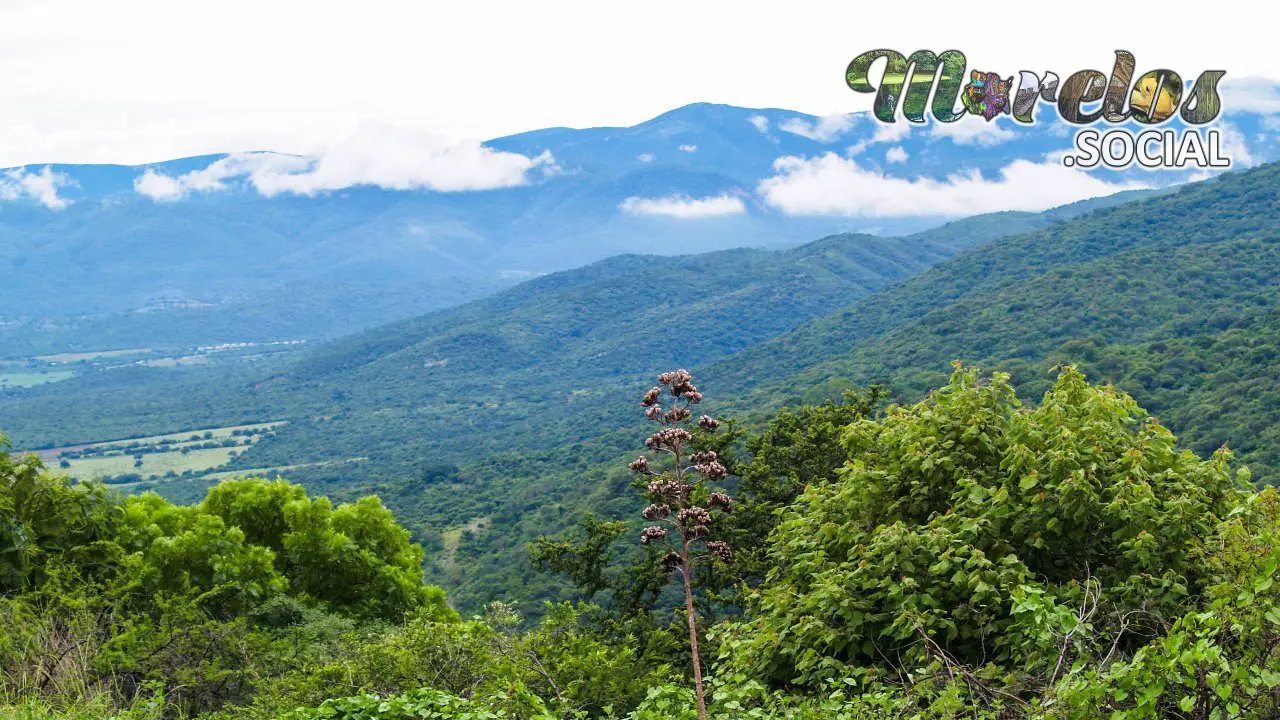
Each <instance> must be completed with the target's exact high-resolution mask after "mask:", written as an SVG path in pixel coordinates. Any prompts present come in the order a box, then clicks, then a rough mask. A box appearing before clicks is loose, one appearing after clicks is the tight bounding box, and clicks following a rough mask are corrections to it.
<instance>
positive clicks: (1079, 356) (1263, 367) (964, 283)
mask: <svg viewBox="0 0 1280 720" xmlns="http://www.w3.org/2000/svg"><path fill="white" fill-rule="evenodd" d="M1277 213H1280V166H1277V165H1269V166H1265V167H1262V168H1259V169H1256V170H1252V171H1249V172H1245V173H1236V174H1231V175H1228V176H1223V177H1221V178H1218V179H1215V180H1212V181H1207V182H1203V183H1198V184H1195V185H1191V186H1187V187H1185V188H1183V189H1181V190H1179V191H1178V192H1175V193H1170V194H1166V195H1163V196H1160V197H1155V198H1151V199H1147V200H1144V201H1141V202H1137V203H1130V204H1125V205H1120V206H1116V207H1113V208H1108V209H1102V210H1099V211H1098V212H1096V213H1093V214H1091V215H1089V216H1087V217H1084V218H1080V219H1077V220H1073V221H1069V222H1063V223H1055V224H1053V225H1051V226H1049V227H1047V228H1044V229H1042V230H1037V231H1035V232H1032V233H1028V234H1025V235H1018V236H1011V237H1006V238H1002V239H999V240H996V241H994V242H992V243H990V244H988V245H985V246H983V247H980V248H976V249H974V250H972V251H970V252H968V253H965V254H964V255H961V256H959V257H957V258H955V259H954V260H952V261H949V262H947V263H943V264H941V265H939V266H937V267H934V268H932V269H931V270H929V271H926V272H925V273H922V274H921V275H919V276H916V277H914V278H912V279H910V280H907V281H906V282H904V283H901V284H899V285H896V286H894V287H892V288H889V289H887V290H885V291H883V292H881V293H877V294H876V295H874V296H871V297H868V298H866V299H864V300H863V301H860V302H858V303H855V304H854V305H852V306H850V307H848V308H845V309H843V310H841V311H839V312H837V313H834V314H831V315H829V316H826V317H823V318H820V319H818V320H815V321H813V322H812V323H809V324H807V325H805V326H802V327H800V328H797V329H796V330H794V331H792V332H790V333H787V334H785V335H783V336H780V337H778V338H776V339H775V340H772V341H770V342H768V343H763V344H761V345H759V346H756V347H754V348H749V349H747V350H745V351H743V352H742V353H740V354H738V355H735V356H734V357H733V358H729V359H727V360H725V361H723V362H721V363H718V364H715V365H712V366H709V367H707V368H705V373H704V374H706V375H709V376H710V378H712V379H713V380H709V381H714V382H715V384H716V385H717V386H718V387H719V388H721V391H722V392H723V391H729V392H731V393H734V394H741V396H742V398H743V400H742V404H743V406H744V407H746V406H751V405H752V404H753V403H755V402H765V403H768V402H769V400H768V399H769V398H770V397H776V393H777V392H778V389H779V388H781V387H797V386H799V387H804V386H806V385H809V384H812V383H818V382H830V381H831V380H832V378H841V379H842V381H843V382H847V383H850V384H865V383H871V382H881V383H885V384H887V385H889V386H890V387H891V388H893V389H894V390H895V391H897V392H899V393H900V394H901V396H902V397H904V398H910V397H912V396H913V395H914V394H915V393H919V392H921V391H923V390H924V389H925V388H926V387H929V386H932V385H934V384H936V381H937V380H938V378H940V377H942V376H944V375H945V373H946V372H948V366H949V363H950V362H951V361H952V360H955V359H963V360H964V361H966V362H969V363H978V364H982V365H983V366H986V367H991V368H1005V369H1010V370H1012V371H1014V380H1015V382H1018V383H1021V384H1024V386H1027V387H1030V388H1032V389H1043V388H1044V387H1045V385H1046V383H1047V373H1048V371H1049V370H1050V369H1051V367H1052V366H1053V365H1054V364H1056V363H1060V362H1074V363H1078V364H1080V365H1081V367H1082V368H1084V369H1085V370H1086V371H1087V372H1089V373H1090V374H1091V376H1092V377H1093V379H1095V380H1114V381H1116V382H1117V383H1119V384H1120V385H1121V386H1122V387H1123V388H1124V389H1125V390H1126V391H1128V392H1130V393H1131V394H1133V395H1135V397H1136V398H1137V399H1138V400H1139V402H1140V403H1144V404H1145V405H1147V406H1148V407H1149V408H1150V409H1152V410H1153V411H1155V412H1157V413H1160V414H1161V416H1162V417H1164V418H1165V419H1166V421H1167V423H1168V424H1169V425H1170V426H1171V427H1173V429H1174V430H1175V431H1176V432H1182V433H1184V434H1185V436H1186V437H1185V439H1186V440H1188V441H1189V443H1190V444H1191V446H1192V447H1194V448H1196V449H1197V450H1200V451H1207V450H1211V449H1213V448H1215V447H1217V446H1218V445H1220V444H1221V443H1223V442H1226V441H1230V442H1231V444H1232V445H1233V446H1236V447H1237V448H1238V449H1239V450H1241V451H1242V452H1243V453H1244V459H1245V460H1246V461H1247V462H1249V463H1251V464H1252V465H1254V469H1255V476H1258V477H1260V478H1262V479H1264V480H1269V481H1274V480H1276V479H1277V477H1276V475H1275V473H1276V471H1277V469H1280V446H1277V445H1276V444H1274V443H1272V442H1269V441H1268V438H1271V437H1272V436H1273V435H1274V432H1273V431H1271V430H1270V429H1268V428H1270V427H1271V426H1272V425H1274V424H1275V423H1276V422H1277V421H1278V420H1280V415H1277V413H1280V394H1277V393H1276V391H1274V390H1272V389H1271V388H1273V387H1275V386H1276V385H1277V384H1278V383H1277V381H1280V364H1277V363H1276V362H1275V361H1274V360H1273V359H1272V355H1273V353H1274V352H1275V350H1274V344H1275V342H1276V337H1275V335H1274V330H1275V328H1276V313H1277V312H1280V284H1278V283H1277V282H1276V281H1275V277H1276V275H1277V273H1280V251H1278V250H1277V247H1278V246H1277V245H1276V243H1278V242H1280V233H1278V232H1277V230H1276V228H1275V225H1274V218H1275V217H1276V216H1277ZM761 377H765V378H785V380H780V381H778V382H766V383H764V384H763V385H762V384H761V383H759V381H758V379H759V378H761ZM1268 383H1269V385H1267V384H1268ZM1259 384H1261V385H1267V387H1266V389H1265V390H1261V388H1260V387H1259ZM1215 394H1216V395H1215ZM1210 396H1214V397H1213V400H1214V401H1215V404H1216V405H1218V406H1219V407H1221V408H1222V409H1221V410H1220V411H1218V412H1217V413H1215V414H1214V415H1213V416H1206V415H1204V414H1201V413H1200V412H1199V410H1198V408H1200V407H1201V406H1202V405H1203V404H1204V402H1205V401H1206V400H1207V399H1208V398H1209V397H1210ZM1255 413H1256V414H1255Z"/></svg>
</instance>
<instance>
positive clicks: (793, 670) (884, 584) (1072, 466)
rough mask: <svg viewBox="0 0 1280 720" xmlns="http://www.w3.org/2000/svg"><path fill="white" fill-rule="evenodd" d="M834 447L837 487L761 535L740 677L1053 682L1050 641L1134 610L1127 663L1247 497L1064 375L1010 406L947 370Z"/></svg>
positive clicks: (804, 500)
mask: <svg viewBox="0 0 1280 720" xmlns="http://www.w3.org/2000/svg"><path fill="white" fill-rule="evenodd" d="M845 444H846V449H847V451H848V454H849V457H850V461H849V463H848V464H847V465H846V467H845V468H844V469H843V470H842V471H841V473H840V477H839V478H838V479H837V480H835V481H833V482H822V483H819V484H816V485H813V486H811V487H810V488H809V490H808V491H807V492H805V493H804V494H803V495H802V496H801V497H800V498H799V499H798V500H797V502H796V504H795V505H794V506H793V508H791V509H790V510H789V511H788V512H787V513H786V516H785V518H784V520H783V522H782V524H781V525H780V526H779V527H778V528H777V530H776V531H775V533H774V535H773V538H772V541H771V552H772V556H771V557H772V560H773V562H774V563H775V564H776V565H775V567H774V568H773V569H772V570H771V571H770V573H769V576H768V579H767V580H766V582H765V583H764V585H763V587H762V589H761V590H760V591H759V592H758V593H757V594H756V595H755V596H754V597H753V599H752V612H751V613H750V617H751V619H750V621H749V622H748V623H747V624H745V625H743V626H740V627H739V628H738V633H739V634H737V635H736V636H735V637H734V639H733V640H732V641H731V642H727V644H726V645H725V646H724V647H725V649H726V650H725V651H726V653H727V654H728V656H729V657H730V658H731V665H732V666H734V667H736V668H737V669H739V670H740V671H742V672H745V673H747V674H748V675H749V676H752V677H757V678H761V679H768V680H770V681H774V682H785V683H794V684H800V685H807V686H812V687H817V686H820V685H821V684H822V683H823V682H825V681H827V680H830V679H834V678H843V677H853V678H862V679H864V680H865V679H867V678H875V677H886V676H893V675H896V674H898V673H900V672H907V671H910V670H911V669H912V668H916V667H921V666H928V665H930V664H931V663H932V664H934V666H935V667H938V668H939V672H944V671H953V670H954V668H955V667H965V666H986V665H990V666H991V667H994V668H998V669H1004V670H1006V671H1017V672H1021V673H1025V674H1027V675H1032V676H1036V677H1040V678H1043V679H1044V680H1046V681H1048V682H1053V680H1055V679H1056V678H1057V677H1060V676H1061V673H1062V671H1063V664H1064V661H1065V660H1067V659H1068V658H1069V657H1070V656H1071V654H1072V652H1073V651H1074V648H1073V646H1072V644H1071V643H1072V638H1073V634H1072V633H1071V632H1070V630H1064V631H1062V632H1057V631H1055V630H1053V629H1052V628H1062V627H1067V626H1069V625H1071V624H1073V623H1074V624H1084V623H1085V622H1103V621H1106V622H1119V621H1118V618H1120V617H1125V613H1130V612H1137V613H1138V618H1139V619H1137V620H1134V621H1133V622H1135V623H1137V624H1138V626H1139V628H1140V631H1135V628H1134V627H1133V626H1132V624H1131V625H1130V627H1129V632H1128V633H1127V634H1126V635H1124V636H1123V637H1120V636H1117V642H1118V643H1119V649H1120V650H1122V651H1125V650H1129V649H1131V647H1130V646H1129V645H1126V643H1136V642H1138V638H1139V637H1140V636H1141V635H1142V634H1143V632H1146V633H1147V634H1154V633H1157V632H1158V630H1159V625H1160V623H1159V621H1158V619H1156V618H1158V617H1161V616H1163V617H1169V616H1171V615H1174V614H1176V613H1177V612H1178V611H1179V610H1180V609H1184V608H1186V607H1187V606H1188V600H1189V598H1192V597H1195V596H1196V595H1198V594H1199V593H1201V592H1202V591H1203V589H1204V587H1205V584H1206V582H1207V580H1208V576H1207V575H1206V573H1205V572H1204V571H1203V570H1201V569H1200V568H1198V567H1197V566H1196V564H1195V563H1194V562H1193V561H1194V558H1195V552H1196V549H1197V547H1198V546H1199V544H1200V543H1202V542H1203V540H1204V539H1205V538H1207V537H1208V536H1210V535H1211V534H1212V532H1213V530H1214V528H1215V525H1216V523H1217V519H1218V518H1221V517H1223V516H1225V514H1226V513H1228V512H1229V511H1230V510H1231V509H1232V508H1233V507H1234V506H1235V505H1236V504H1237V503H1238V501H1239V500H1240V498H1241V493H1240V492H1239V491H1238V487H1240V482H1238V481H1237V479H1236V477H1235V476H1233V475H1232V474H1231V473H1230V472H1229V469H1228V459H1229V457H1230V455H1229V453H1228V452H1227V451H1226V450H1225V449H1224V450H1222V451H1220V452H1219V453H1217V454H1215V456H1214V457H1213V458H1212V459H1210V460H1207V461H1206V460H1200V459H1198V458H1196V457H1195V456H1194V455H1192V454H1191V453H1189V452H1186V451H1180V450H1179V449H1178V448H1177V446H1176V443H1175V440H1174V437H1173V435H1172V434H1171V433H1170V432H1169V431H1168V430H1167V429H1165V428H1164V427H1163V426H1161V425H1160V424H1159V422H1158V421H1157V420H1156V419H1155V418H1152V417H1150V416H1147V415H1146V414H1145V413H1143V412H1142V411H1141V410H1140V409H1139V408H1138V407H1137V405H1136V403H1135V402H1134V401H1133V400H1132V399H1131V398H1129V397H1128V396H1127V395H1124V394H1123V393H1119V392H1116V391H1115V390H1113V389H1112V388H1110V387H1095V386H1091V385H1089V384H1088V383H1087V382H1086V381H1085V379H1084V377H1083V376H1082V375H1081V374H1080V373H1079V372H1077V371H1075V370H1074V369H1073V368H1070V367H1067V368H1064V369H1063V370H1062V371H1061V373H1060V374H1059V376H1058V380H1057V383H1056V384H1055V385H1054V387H1053V388H1052V390H1051V391H1050V392H1048V393H1047V394H1046V395H1045V397H1044V401H1043V403H1042V404H1041V405H1040V406H1038V407H1035V408H1031V409H1022V408H1020V407H1019V402H1018V400H1017V398H1016V397H1015V396H1014V393H1013V390H1012V388H1011V387H1010V385H1009V383H1008V377H1007V376H1006V375H1004V374H1001V373H996V374H994V375H993V376H992V377H991V379H990V381H989V382H986V383H982V382H979V376H978V374H977V372H976V371H975V370H973V369H964V368H961V367H959V364H957V366H956V371H955V374H954V375H953V376H952V378H951V381H950V383H949V384H948V385H947V386H945V387H943V388H942V389H940V390H937V391H935V392H934V393H932V394H931V395H930V397H929V398H928V399H927V400H925V401H923V402H921V403H919V404H917V405H913V406H909V407H898V406H894V407H891V408H890V409H889V411H888V414H887V416H886V417H885V418H884V419H883V420H870V419H868V420H860V421H858V422H855V423H854V424H853V425H852V426H851V427H850V428H849V430H848V431H847V433H846V435H845ZM1246 476H1247V475H1246ZM1071 618H1075V620H1072V619H1071ZM1144 623H1147V624H1148V625H1147V626H1144ZM1117 627H1118V626H1117ZM1113 631H1114V630H1113ZM1064 637H1065V638H1066V639H1065V640H1064Z"/></svg>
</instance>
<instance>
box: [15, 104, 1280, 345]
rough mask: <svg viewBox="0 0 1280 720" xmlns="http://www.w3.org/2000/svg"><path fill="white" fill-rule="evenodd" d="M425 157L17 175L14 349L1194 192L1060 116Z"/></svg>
mask: <svg viewBox="0 0 1280 720" xmlns="http://www.w3.org/2000/svg"><path fill="white" fill-rule="evenodd" d="M1268 117H1269V116H1265V115H1260V114H1256V113H1237V114H1235V115H1231V116H1229V117H1228V118H1227V119H1226V120H1224V123H1225V124H1224V128H1226V129H1228V130H1229V131H1230V135H1231V137H1232V138H1234V140H1233V142H1234V147H1235V148H1236V150H1237V154H1239V152H1243V153H1244V155H1245V157H1246V158H1247V160H1248V162H1260V161H1263V160H1266V159H1270V158H1273V157H1275V156H1276V155H1277V150H1278V149H1277V147H1276V145H1275V142H1274V140H1273V139H1272V136H1271V135H1272V134H1271V133H1269V132H1267V131H1266V129H1265V122H1266V121H1267V118H1268ZM970 120H973V119H972V118H970ZM373 140H376V141H378V142H382V143H383V144H384V145H385V144H386V143H391V142H392V141H391V140H386V139H384V138H383V135H380V134H378V133H377V132H373ZM411 140H413V139H412V138H411V139H410V140H403V141H396V142H403V143H404V149H405V152H411V151H412V152H425V154H424V155H422V156H421V157H419V156H418V155H411V156H406V157H407V158H408V159H406V160H404V161H403V162H402V163H401V164H396V163H395V162H390V163H389V164H390V165H391V167H390V169H388V168H386V167H384V165H386V164H388V161H387V160H386V158H385V157H383V155H386V154H387V152H388V151H387V149H386V148H385V147H383V146H382V145H380V146H379V147H380V148H381V150H380V152H382V153H383V155H378V156H370V155H369V154H368V153H364V154H361V151H359V150H358V148H357V149H354V150H353V149H350V148H347V149H343V148H338V149H336V150H334V151H333V152H332V153H331V154H329V155H326V156H322V157H319V158H300V157H296V156H286V155H279V154H273V153H231V154H222V155H211V156H202V157H193V158H185V159H181V160H174V161H168V162H162V163H155V164H150V165H142V166H113V165H100V166H85V165H57V164H54V165H49V166H43V167H37V166H29V167H25V168H13V169H10V170H8V171H0V287H3V288H4V296H3V303H0V356H3V357H6V358H19V357H27V356H31V355H42V354H53V353H64V352H81V351H95V350H101V349H104V348H111V349H119V348H138V347H147V348H155V347H166V348H179V347H183V346H188V345H197V344H214V343H223V342H244V341H257V342H264V341H279V340H292V339H307V340H316V339H324V338H331V337H337V336H341V335H343V334H346V333H350V332H354V331H358V330H361V329H364V328H367V327H372V326H375V325H377V324H380V323H383V322H388V321H392V320H395V319H399V318H404V317H410V316H413V315H417V314H421V313H424V312H428V311H431V310H436V309H441V308H445V307H449V306H453V305H457V304H459V303H461V302H464V301H467V300H470V299H474V298H478V297H482V296H484V295H486V294H488V293H491V292H493V291H496V290H498V289H501V288H504V287H509V286H511V285H513V284H515V283H517V282H519V281H521V280H524V279H528V278H531V277H537V276H538V275H542V274H545V273H549V272H556V271H560V270H565V269H570V268H574V267H581V266H583V265H586V264H589V263H591V262H594V261H596V260H601V259H605V258H608V257H612V256H615V255H619V254H624V253H635V252H643V253H650V254H661V255H673V254H689V253H698V252H710V251H715V250H721V249H731V248H740V247H769V246H774V247H776V246H787V245H794V244H798V243H801V242H807V241H809V240H812V239H813V238H816V237H822V236H825V235H830V234H833V233H841V232H861V233H871V234H876V235H882V236H891V235H901V234H905V233H911V232H917V231H919V230H922V229H925V228H927V227H932V226H935V225H937V224H939V223H941V222H944V221H946V220H948V219H953V218H957V217H962V216H967V215H974V214H980V213H982V212H986V211H991V210H998V209H1020V210H1040V209H1043V208H1047V207H1051V206H1054V205H1059V204H1063V203H1065V202H1070V201H1074V200H1078V199H1083V198H1085V197H1092V196H1101V195H1107V194H1112V193H1114V192H1116V191H1119V190H1124V189H1127V188H1133V187H1137V186H1140V185H1152V184H1168V183H1170V182H1173V181H1174V180H1176V179H1187V177H1189V175H1188V174H1186V173H1183V174H1181V175H1177V174H1175V175H1161V176H1160V177H1159V179H1156V178H1155V177H1154V176H1151V175H1150V174H1144V173H1141V172H1133V173H1128V174H1117V173H1114V172H1109V171H1096V172H1094V173H1093V174H1092V175H1086V174H1084V173H1078V172H1074V171H1067V170H1065V169H1064V168H1061V167H1060V166H1059V165H1057V164H1056V161H1055V160H1054V159H1053V157H1054V154H1055V153H1057V152H1061V151H1062V150H1064V149H1065V148H1067V147H1069V145H1070V138H1069V137H1068V127H1067V126H1064V125H1061V124H1054V123H1050V122H1042V123H1038V124H1036V125H1034V126H1026V127H1021V126H1020V127H1014V126H1013V124H1012V123H1011V122H1010V121H1008V120H1007V119H1002V120H1000V121H997V122H995V123H992V124H987V123H983V122H981V121H976V120H974V121H973V122H961V123H957V124H955V125H950V126H942V125H933V126H928V127H917V128H910V127H908V126H907V125H906V123H905V122H902V121H900V122H899V123H897V124H895V125H885V124H882V123H878V122H876V121H875V120H873V119H872V118H870V116H869V115H866V114H853V115H836V116H831V117H827V118H819V117H814V116H810V115H805V114H803V113H796V112H792V111H787V110H779V109H748V108H737V107H732V106H725V105H711V104H695V105H690V106H686V107H683V108H679V109H677V110H673V111H671V112H668V113H665V114H662V115H660V116H658V117H655V118H653V119H652V120H649V121H647V122H644V123H641V124H639V125H636V126H634V127H628V128H590V129H581V130H578V129H567V128H553V129H546V130H538V131H533V132H528V133H523V134H519V135H513V136H509V137H504V138H498V139H494V140H491V141H488V142H486V143H484V144H483V145H480V144H474V145H457V146H447V147H444V148H435V149H429V150H428V151H423V150H422V147H423V145H422V143H416V142H411ZM370 142H372V140H371V141H370ZM357 144H358V143H357ZM360 147H363V146H362V145H361V146H360ZM391 147H392V150H398V149H400V146H399V145H392V146H391ZM391 155H392V156H394V155H395V153H394V152H392V153H391ZM1240 164H1247V163H1240ZM1064 172H1069V173H1072V175H1071V177H1070V180H1071V181H1070V182H1056V181H1054V180H1055V179H1060V178H1059V175H1060V174H1061V173H1064ZM904 183H905V186H904V185H903V184H904ZM1055 188H1056V189H1055ZM886 198H887V199H886ZM894 198H900V199H899V200H893V199H894ZM935 200H936V202H935Z"/></svg>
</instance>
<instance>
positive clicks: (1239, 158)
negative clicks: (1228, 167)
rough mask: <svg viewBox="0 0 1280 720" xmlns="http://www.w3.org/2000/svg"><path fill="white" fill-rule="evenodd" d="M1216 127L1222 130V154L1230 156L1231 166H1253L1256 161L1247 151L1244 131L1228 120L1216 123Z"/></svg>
mask: <svg viewBox="0 0 1280 720" xmlns="http://www.w3.org/2000/svg"><path fill="white" fill-rule="evenodd" d="M1218 129H1220V130H1221V131H1222V155H1223V156H1224V157H1229V158H1231V164H1232V166H1233V167H1236V168H1247V167H1253V166H1254V164H1255V163H1256V162H1257V161H1256V160H1255V159H1254V157H1253V153H1251V152H1249V142H1248V141H1247V140H1245V137H1244V133H1242V132H1240V129H1239V128H1237V127H1236V126H1235V125H1233V124H1231V123H1229V122H1220V123H1218Z"/></svg>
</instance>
